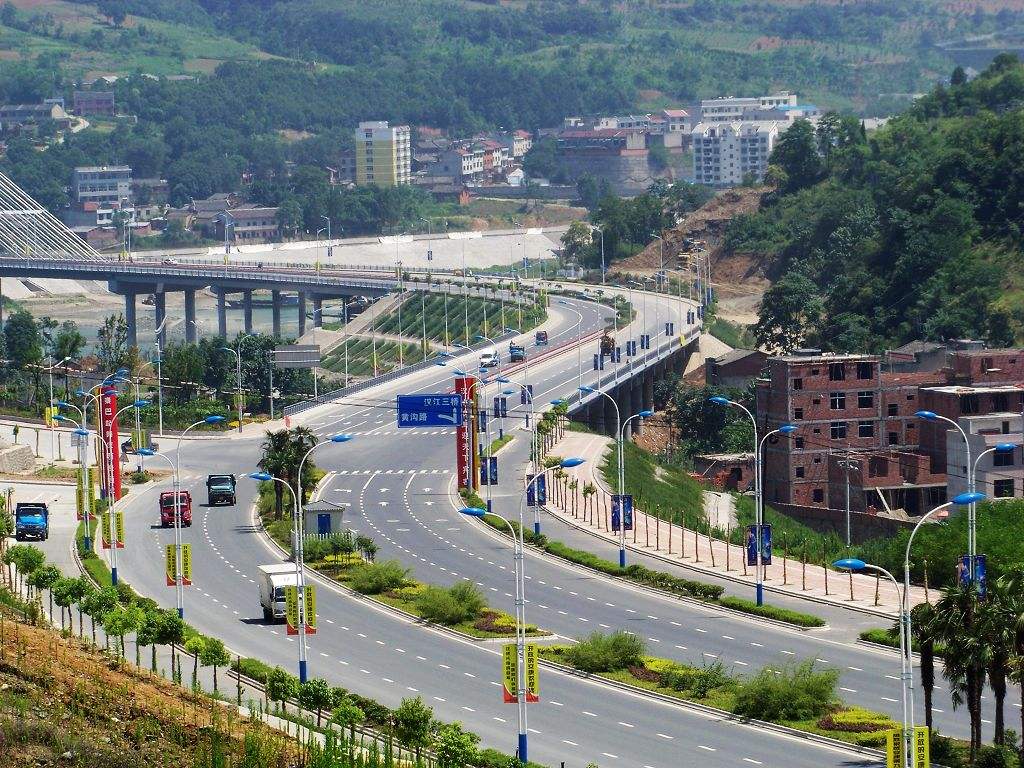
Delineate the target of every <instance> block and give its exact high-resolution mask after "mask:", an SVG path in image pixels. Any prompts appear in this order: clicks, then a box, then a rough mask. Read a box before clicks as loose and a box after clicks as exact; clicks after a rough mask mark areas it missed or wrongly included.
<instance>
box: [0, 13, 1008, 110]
mask: <svg viewBox="0 0 1024 768" xmlns="http://www.w3.org/2000/svg"><path fill="white" fill-rule="evenodd" d="M6 4H7V5H11V8H12V9H14V8H16V9H17V12H16V13H15V12H13V11H11V12H8V13H7V14H6V15H7V17H8V18H7V20H6V21H4V20H3V19H0V21H2V22H3V26H11V27H12V28H14V29H17V30H18V31H19V32H20V33H22V34H20V35H19V36H18V37H17V38H15V39H14V40H12V43H13V45H14V46H16V47H17V48H18V50H19V52H27V53H31V52H32V51H34V50H38V51H49V52H52V51H60V52H62V53H64V52H66V53H67V54H68V55H67V56H66V57H65V59H64V64H65V66H67V67H68V68H70V69H73V68H74V67H75V66H76V64H77V62H78V61H79V60H81V62H82V64H83V69H85V70H87V71H93V72H95V71H102V70H103V68H104V66H103V65H104V60H103V57H104V55H109V58H110V61H108V62H106V64H107V66H108V67H109V69H110V70H111V71H119V72H122V73H125V72H128V73H130V72H135V71H140V70H141V71H147V72H148V71H154V70H152V69H150V67H157V70H156V74H162V73H163V72H161V71H160V69H161V68H162V69H163V70H164V71H166V70H169V69H173V65H172V64H171V62H170V61H169V60H168V59H167V58H163V59H161V56H162V55H163V54H168V55H169V57H170V58H171V59H173V58H177V59H178V61H179V65H180V67H181V68H182V69H184V70H187V71H197V70H198V71H209V69H210V65H211V64H212V63H216V62H218V61H225V60H238V59H240V58H241V59H247V60H249V61H252V60H253V59H259V58H265V57H267V56H275V57H280V58H281V59H285V60H288V61H290V62H295V63H298V64H299V65H301V66H305V67H306V68H307V71H308V68H309V67H313V68H314V69H318V70H320V71H322V72H324V73H326V74H331V73H333V74H337V75H340V76H341V77H339V78H338V79H337V80H333V81H329V82H328V83H326V85H327V86H328V88H327V89H324V88H323V87H322V86H324V85H325V84H324V83H314V82H313V80H312V79H308V80H306V81H304V83H303V84H302V85H303V88H302V90H301V91H299V93H300V94H302V95H304V96H309V97H315V96H320V97H322V96H324V95H330V94H335V93H336V94H338V96H339V98H345V99H348V98H352V99H353V100H354V101H355V102H356V103H357V104H361V103H362V102H364V100H365V99H366V97H367V96H368V95H371V94H370V93H367V92H366V89H367V88H371V89H372V92H371V93H372V95H373V96H374V97H376V98H378V99H379V100H380V102H381V110H380V114H381V115H382V116H387V117H390V118H392V119H395V120H402V121H408V122H415V123H426V124H430V125H436V126H439V127H454V128H460V129H466V128H477V127H483V126H487V127H494V126H498V125H505V126H509V125H517V126H520V127H526V128H535V127H538V126H541V125H551V124H557V123H558V122H560V121H561V118H562V117H563V116H564V115H567V114H579V113H594V112H601V111H620V110H633V109H656V108H659V107H664V106H668V105H679V104H687V103H692V102H693V101H694V100H696V99H699V98H702V97H703V98H706V97H709V96H713V95H726V94H734V95H740V94H746V93H762V92H766V91H770V90H773V89H778V88H788V89H790V90H795V91H797V92H799V93H800V96H801V97H802V98H805V99H807V100H808V101H810V102H812V103H818V104H823V105H825V106H828V107H831V108H834V109H840V110H845V111H851V110H852V111H856V112H858V113H861V112H865V111H866V112H868V113H871V114H888V113H889V111H891V109H892V107H893V104H894V103H896V100H899V99H900V98H903V99H905V98H906V97H907V95H908V94H911V93H914V92H921V91H923V90H926V89H927V88H929V87H930V86H931V84H932V83H934V82H936V81H937V80H938V78H939V77H941V76H942V75H943V74H944V73H947V72H948V71H949V70H950V69H952V67H953V63H954V62H953V61H952V59H951V58H950V54H949V53H948V52H947V50H946V49H944V48H943V47H941V46H940V45H939V43H940V42H941V41H943V40H944V39H950V38H955V37H958V36H966V35H975V36H977V35H986V34H994V33H998V32H999V31H1000V30H1006V29H1010V28H1013V27H1014V26H1015V25H1020V24H1021V23H1022V22H1024V12H1021V10H1020V8H1019V6H1016V5H1014V3H1012V2H1008V1H1007V0H990V2H987V3H985V4H983V5H982V4H978V5H977V7H974V6H973V5H971V4H965V3H962V2H958V1H957V0H858V1H857V2H846V3H818V2H809V1H808V0H790V1H789V2H778V0H690V1H689V2H677V1H676V0H533V1H530V2H524V1H522V0H245V2H240V1H239V0H70V2H69V0H16V1H15V2H14V3H13V4H11V3H10V2H7V3H6ZM68 8H72V9H76V11H77V12H78V13H79V14H80V15H69V14H67V9H68ZM91 14H96V18H99V19H106V20H109V23H107V24H99V25H87V24H86V22H87V21H88V19H89V18H90V17H91ZM0 32H2V30H0ZM184 32H190V33H191V35H184V34H183V33H184ZM198 38H202V39H204V40H208V41H210V44H208V45H205V46H200V45H198V44H197V43H196V42H195V39H198ZM216 40H222V41H224V45H222V46H221V48H222V50H223V52H222V53H218V52H217V46H216V44H215V43H214V41H216ZM76 46H77V47H78V48H79V49H81V48H84V49H87V50H84V51H83V50H76V49H75V47H76ZM0 47H2V45H0ZM22 58H24V56H22ZM253 69H254V72H253V76H254V78H255V80H256V82H257V83H258V84H259V86H261V87H262V88H263V89H264V91H265V92H266V93H268V94H270V95H275V94H278V93H280V92H281V91H280V90H278V88H277V86H278V83H277V82H276V81H275V80H274V79H273V77H272V74H273V73H274V72H276V71H277V70H276V69H271V73H270V74H268V73H267V72H265V71H261V70H262V69H263V68H262V67H257V66H255V65H253ZM348 82H351V87H349V86H347V85H346V84H347V83H348ZM317 86H321V87H320V89H319V90H317V89H316V87H317ZM903 103H906V102H905V101H904V102H903ZM385 112H386V114H385ZM281 127H295V126H281ZM299 127H302V126H299Z"/></svg>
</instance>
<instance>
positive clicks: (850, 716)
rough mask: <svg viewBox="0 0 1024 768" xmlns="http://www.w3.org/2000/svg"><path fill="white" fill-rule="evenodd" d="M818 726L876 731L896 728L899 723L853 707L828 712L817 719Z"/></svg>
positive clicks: (846, 731) (849, 730) (842, 729)
mask: <svg viewBox="0 0 1024 768" xmlns="http://www.w3.org/2000/svg"><path fill="white" fill-rule="evenodd" d="M818 727H819V728H821V729H823V730H826V731H842V732H843V733H877V732H880V731H887V730H891V729H892V728H898V727H899V725H898V724H897V723H894V722H893V721H892V718H890V717H889V716H888V715H883V714H881V713H879V712H871V711H870V710H867V709H859V708H856V707H855V708H853V709H842V710H838V711H836V712H830V713H829V714H827V715H825V716H824V717H823V718H821V719H820V720H819V721H818Z"/></svg>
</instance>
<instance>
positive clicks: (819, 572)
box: [547, 431, 925, 616]
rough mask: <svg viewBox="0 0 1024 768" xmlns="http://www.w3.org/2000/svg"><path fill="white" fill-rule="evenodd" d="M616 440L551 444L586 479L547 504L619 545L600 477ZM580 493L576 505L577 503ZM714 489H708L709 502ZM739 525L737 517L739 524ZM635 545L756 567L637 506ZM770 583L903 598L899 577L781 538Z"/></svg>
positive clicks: (741, 571) (712, 566)
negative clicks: (788, 551) (817, 554)
mask: <svg viewBox="0 0 1024 768" xmlns="http://www.w3.org/2000/svg"><path fill="white" fill-rule="evenodd" d="M609 451H614V442H613V441H612V439H611V438H608V437H604V436H603V435H593V434H586V433H581V432H571V431H567V432H566V433H565V435H564V437H563V438H562V440H560V441H559V442H558V443H557V444H556V445H555V446H554V447H553V448H552V449H551V453H552V454H554V455H558V456H579V457H581V458H584V459H586V461H585V463H584V464H582V465H580V466H578V467H573V468H571V469H567V470H566V472H567V474H568V475H569V477H570V478H576V479H578V480H579V483H578V487H577V489H576V492H575V494H574V493H573V492H572V491H569V492H567V493H565V494H564V495H563V494H555V493H553V492H550V491H549V493H548V503H547V510H548V512H549V513H550V514H552V515H553V516H555V517H557V518H559V519H560V520H562V521H563V522H565V523H567V524H569V525H573V526H575V527H577V528H580V529H582V530H585V531H587V532H589V533H591V534H593V535H596V536H598V537H600V538H603V539H605V540H607V541H610V542H613V543H618V541H619V535H620V534H619V533H618V532H617V531H611V530H610V528H611V520H610V518H611V492H610V489H609V488H608V486H607V483H605V480H604V478H603V477H602V475H601V471H600V466H601V463H602V461H603V459H604V456H605V454H606V453H607V452H609ZM588 483H592V484H593V485H594V486H595V487H596V488H597V489H598V492H597V493H596V494H595V495H594V496H593V497H592V498H591V499H590V501H589V503H586V504H584V501H583V495H582V490H583V487H584V486H585V485H586V484H588ZM574 496H575V503H574ZM706 503H707V495H705V504H706ZM733 524H734V523H733ZM626 545H627V548H629V549H635V550H637V551H641V552H644V553H646V554H648V555H651V556H654V557H658V558H660V559H662V560H664V561H666V563H671V564H673V565H676V566H678V567H682V568H686V569H689V570H692V571H697V572H699V573H706V574H709V575H716V576H719V577H724V578H728V579H732V580H734V581H736V582H740V583H747V584H751V585H753V584H754V583H756V572H755V569H754V568H753V567H752V566H749V567H748V566H747V565H746V559H745V557H744V554H745V548H744V547H741V546H739V545H736V544H727V543H726V542H725V541H723V540H721V539H718V538H714V537H712V536H710V535H708V534H706V533H700V532H698V531H694V530H693V529H689V528H685V527H683V526H680V525H673V524H672V523H670V522H666V521H664V520H661V519H659V518H657V517H655V516H653V515H648V514H646V513H645V512H644V511H643V510H641V509H638V508H637V507H636V506H635V505H634V509H633V530H632V531H627V532H626ZM764 584H765V587H766V588H767V589H771V590H777V591H779V592H784V593H786V594H789V595H792V596H793V597H799V598H804V599H808V600H813V601H819V602H826V603H832V604H835V605H837V606H842V607H847V608H850V607H852V608H858V609H863V610H869V611H871V612H884V613H891V614H892V615H894V616H895V614H896V612H897V610H898V608H899V597H898V594H897V592H896V590H895V588H894V587H893V585H892V583H891V582H889V581H887V580H886V579H882V578H880V577H878V576H876V575H868V574H850V573H847V572H841V571H835V570H832V569H830V568H824V567H822V566H821V565H815V564H812V563H806V564H805V563H802V562H801V561H800V559H799V558H794V557H785V556H784V553H783V545H782V542H780V541H778V540H776V542H775V548H774V553H773V558H772V564H771V565H768V566H765V567H764ZM924 600H925V591H924V589H921V588H918V587H911V588H910V601H911V605H917V604H918V603H922V602H924Z"/></svg>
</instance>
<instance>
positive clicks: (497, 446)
mask: <svg viewBox="0 0 1024 768" xmlns="http://www.w3.org/2000/svg"><path fill="white" fill-rule="evenodd" d="M513 439H514V436H513V435H512V433H511V432H506V433H505V434H504V435H502V436H501V437H499V438H497V439H496V440H493V441H491V444H490V445H489V446H488V447H487V455H488V456H493V455H494V454H496V453H497V452H498V451H500V450H501V449H502V448H504V447H505V446H506V445H508V444H509V443H511V442H512V440H513Z"/></svg>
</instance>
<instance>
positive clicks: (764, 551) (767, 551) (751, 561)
mask: <svg viewBox="0 0 1024 768" xmlns="http://www.w3.org/2000/svg"><path fill="white" fill-rule="evenodd" d="M756 541H757V526H756V525H748V526H747V547H746V548H747V565H757V545H756V544H755V542H756ZM771 564H772V527H771V525H762V526H761V565H771Z"/></svg>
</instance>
